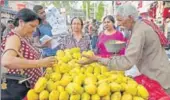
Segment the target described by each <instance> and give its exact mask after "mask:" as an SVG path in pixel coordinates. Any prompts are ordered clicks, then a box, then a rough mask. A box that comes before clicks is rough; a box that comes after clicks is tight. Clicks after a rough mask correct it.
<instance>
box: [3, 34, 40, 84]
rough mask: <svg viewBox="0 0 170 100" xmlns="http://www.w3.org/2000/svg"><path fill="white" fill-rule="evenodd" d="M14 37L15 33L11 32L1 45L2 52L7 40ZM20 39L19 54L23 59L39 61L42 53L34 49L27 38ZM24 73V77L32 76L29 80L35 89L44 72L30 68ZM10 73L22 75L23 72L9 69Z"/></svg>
mask: <svg viewBox="0 0 170 100" xmlns="http://www.w3.org/2000/svg"><path fill="white" fill-rule="evenodd" d="M12 35H15V33H14V32H10V33H9V34H8V35H7V36H6V37H4V38H3V40H2V43H1V51H3V50H4V48H5V43H6V39H7V38H8V37H10V36H12ZM19 37H20V36H19ZM20 39H21V48H20V51H19V52H20V53H21V54H23V57H24V58H26V59H29V60H37V59H39V58H40V53H39V52H38V51H37V50H36V49H35V48H34V47H32V46H31V45H30V43H29V42H28V41H27V40H26V39H25V38H22V37H20ZM23 71H24V75H26V76H27V77H31V76H32V78H31V79H30V80H29V82H30V84H31V87H33V86H34V84H35V83H36V81H37V80H38V78H39V77H40V76H42V70H41V69H40V68H28V69H23ZM8 73H11V74H21V70H20V69H8Z"/></svg>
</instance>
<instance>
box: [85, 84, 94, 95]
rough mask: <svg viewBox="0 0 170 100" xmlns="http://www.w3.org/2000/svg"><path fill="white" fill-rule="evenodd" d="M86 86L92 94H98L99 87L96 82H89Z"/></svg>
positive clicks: (87, 90) (86, 89)
mask: <svg viewBox="0 0 170 100" xmlns="http://www.w3.org/2000/svg"><path fill="white" fill-rule="evenodd" d="M84 88H85V91H86V92H87V93H88V94H91V95H93V94H96V92H97V87H96V85H94V84H87V85H85V87H84Z"/></svg>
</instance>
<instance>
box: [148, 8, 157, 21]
mask: <svg viewBox="0 0 170 100" xmlns="http://www.w3.org/2000/svg"><path fill="white" fill-rule="evenodd" d="M149 16H150V17H151V18H154V19H155V18H156V6H155V7H152V8H150V10H149Z"/></svg>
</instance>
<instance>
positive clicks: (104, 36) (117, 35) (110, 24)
mask: <svg viewBox="0 0 170 100" xmlns="http://www.w3.org/2000/svg"><path fill="white" fill-rule="evenodd" d="M114 24H115V19H114V18H113V16H111V15H108V16H106V17H104V19H103V25H104V29H105V30H104V31H103V32H101V34H100V35H99V38H98V42H97V50H96V51H95V52H96V54H98V55H99V56H101V57H109V56H111V55H113V53H110V52H108V51H107V50H106V47H105V46H104V44H105V42H107V41H109V40H117V41H122V42H126V39H125V38H124V36H123V34H122V33H121V32H119V31H117V30H116V28H115V26H114ZM124 53H125V48H122V49H121V50H120V51H119V52H118V55H123V54H124Z"/></svg>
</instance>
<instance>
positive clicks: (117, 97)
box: [111, 92, 121, 100]
mask: <svg viewBox="0 0 170 100" xmlns="http://www.w3.org/2000/svg"><path fill="white" fill-rule="evenodd" d="M111 100H121V93H120V92H114V93H113V94H112V95H111Z"/></svg>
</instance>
